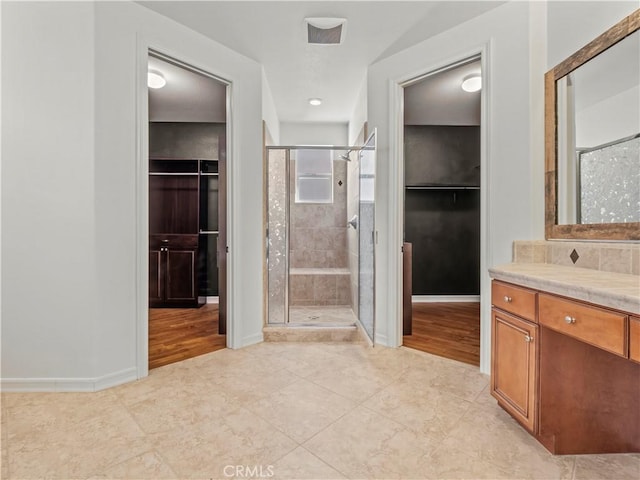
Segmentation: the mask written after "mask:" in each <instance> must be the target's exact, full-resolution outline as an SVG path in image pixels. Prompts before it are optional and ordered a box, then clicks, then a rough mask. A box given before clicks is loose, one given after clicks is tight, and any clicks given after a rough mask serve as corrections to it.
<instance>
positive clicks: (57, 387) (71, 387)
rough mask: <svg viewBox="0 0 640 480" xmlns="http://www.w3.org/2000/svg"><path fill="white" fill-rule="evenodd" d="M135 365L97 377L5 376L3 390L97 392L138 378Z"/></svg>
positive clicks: (0, 387)
mask: <svg viewBox="0 0 640 480" xmlns="http://www.w3.org/2000/svg"><path fill="white" fill-rule="evenodd" d="M137 379H138V376H137V370H136V368H135V367H133V368H127V369H125V370H121V371H119V372H115V373H109V374H107V375H103V376H102V377H95V378H3V379H2V380H0V385H1V386H0V390H1V391H2V392H97V391H98V390H104V389H105V388H110V387H115V386H116V385H121V384H123V383H128V382H132V381H134V380H137Z"/></svg>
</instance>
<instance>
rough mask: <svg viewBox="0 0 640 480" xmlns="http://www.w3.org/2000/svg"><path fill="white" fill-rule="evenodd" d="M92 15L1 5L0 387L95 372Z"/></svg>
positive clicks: (67, 8) (74, 7) (67, 6)
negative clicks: (7, 382) (2, 383)
mask: <svg viewBox="0 0 640 480" xmlns="http://www.w3.org/2000/svg"><path fill="white" fill-rule="evenodd" d="M93 18H94V5H93V4H92V3H63V4H54V3H46V2H45V3H26V2H25V3H22V2H16V3H7V2H3V4H2V64H3V65H2V67H3V69H2V99H3V104H2V120H3V121H2V140H3V142H2V159H3V165H2V167H3V172H2V262H3V265H2V285H3V291H2V377H3V379H4V378H9V377H12V378H22V379H27V380H32V379H38V378H48V379H53V378H87V377H92V376H93V375H94V371H95V370H94V369H95V351H94V348H93V339H94V333H95V324H96V305H95V284H96V267H95V263H96V259H95V246H94V237H95V219H94V216H93V199H94V195H95V190H94V164H93V152H94V130H93V117H94V114H95V106H94V70H93V68H94V60H95V58H94V52H93V42H94V35H95V31H94V23H93ZM63 26H72V27H73V28H65V27H63ZM44 79H46V81H43V80H44ZM54 383H55V382H54V381H52V382H50V386H52V385H53V384H54ZM32 386H33V385H29V384H26V383H25V384H24V385H23V387H24V388H30V387H32Z"/></svg>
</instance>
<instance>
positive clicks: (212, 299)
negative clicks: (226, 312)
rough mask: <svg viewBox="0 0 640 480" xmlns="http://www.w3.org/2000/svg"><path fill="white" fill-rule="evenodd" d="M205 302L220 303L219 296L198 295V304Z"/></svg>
mask: <svg viewBox="0 0 640 480" xmlns="http://www.w3.org/2000/svg"><path fill="white" fill-rule="evenodd" d="M205 303H213V304H216V305H217V304H218V303H220V297H205V296H202V295H200V296H198V305H203V304H205Z"/></svg>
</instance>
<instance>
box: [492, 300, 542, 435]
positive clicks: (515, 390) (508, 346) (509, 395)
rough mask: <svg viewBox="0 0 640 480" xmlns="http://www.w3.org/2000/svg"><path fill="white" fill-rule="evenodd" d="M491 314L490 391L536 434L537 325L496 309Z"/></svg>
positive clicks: (505, 407)
mask: <svg viewBox="0 0 640 480" xmlns="http://www.w3.org/2000/svg"><path fill="white" fill-rule="evenodd" d="M491 317H492V350H493V351H492V361H491V394H492V395H493V396H494V397H495V398H497V399H498V403H499V404H500V405H501V406H502V407H503V408H504V409H505V410H507V411H508V412H509V413H510V414H511V415H512V416H513V417H514V418H515V419H516V420H518V421H519V422H520V423H522V425H523V426H524V427H525V428H527V429H528V430H529V431H531V432H533V433H535V428H536V427H537V422H536V373H537V369H536V345H537V342H538V326H537V325H535V324H533V323H530V322H527V321H524V320H521V319H519V318H517V317H514V316H512V315H508V314H506V313H504V312H501V311H500V310H497V309H493V310H492V315H491Z"/></svg>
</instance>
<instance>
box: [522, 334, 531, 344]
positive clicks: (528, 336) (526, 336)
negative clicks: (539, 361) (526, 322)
mask: <svg viewBox="0 0 640 480" xmlns="http://www.w3.org/2000/svg"><path fill="white" fill-rule="evenodd" d="M524 341H525V342H527V343H531V342H533V337H532V336H531V335H525V336H524Z"/></svg>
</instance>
